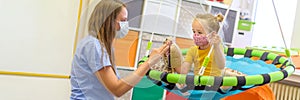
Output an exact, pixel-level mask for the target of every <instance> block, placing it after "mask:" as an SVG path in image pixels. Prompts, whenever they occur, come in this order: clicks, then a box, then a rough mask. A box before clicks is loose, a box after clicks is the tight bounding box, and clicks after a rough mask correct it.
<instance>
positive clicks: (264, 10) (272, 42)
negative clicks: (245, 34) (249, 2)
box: [251, 0, 297, 48]
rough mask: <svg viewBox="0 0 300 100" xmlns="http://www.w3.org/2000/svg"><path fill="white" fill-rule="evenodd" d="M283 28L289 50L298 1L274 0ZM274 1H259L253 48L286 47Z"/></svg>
mask: <svg viewBox="0 0 300 100" xmlns="http://www.w3.org/2000/svg"><path fill="white" fill-rule="evenodd" d="M274 2H275V6H276V9H277V13H278V17H279V20H280V24H281V28H282V30H283V34H284V37H285V41H286V44H287V46H288V48H289V46H290V44H291V36H292V32H293V25H294V20H295V12H296V4H297V0H289V1H288V2H286V1H282V0H274ZM283 43H284V42H283V39H282V37H281V33H280V30H279V26H278V23H277V19H276V15H275V12H274V8H273V4H272V0H258V5H257V10H256V17H255V24H254V31H253V38H252V44H251V45H252V46H270V47H271V46H277V47H284V44H283Z"/></svg>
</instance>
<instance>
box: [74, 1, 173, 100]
mask: <svg viewBox="0 0 300 100" xmlns="http://www.w3.org/2000/svg"><path fill="white" fill-rule="evenodd" d="M127 16H128V14H127V9H126V5H125V4H124V3H122V2H121V1H119V0H102V1H100V2H99V3H98V4H97V5H96V7H95V8H94V10H93V12H92V14H91V17H90V19H89V22H88V32H89V35H88V36H87V37H85V38H84V39H82V40H81V41H80V42H79V44H78V45H77V48H76V52H75V56H74V58H73V62H72V69H71V86H72V92H71V97H70V99H71V100H77V99H80V100H82V99H83V100H98V99H101V100H112V99H114V96H116V97H120V96H122V95H123V94H125V93H126V92H127V91H129V90H130V89H131V88H132V87H133V86H135V85H136V84H137V83H138V82H139V81H140V80H141V79H142V77H143V76H144V75H145V74H146V73H147V71H148V70H149V69H150V67H151V66H153V65H155V63H156V62H158V61H159V60H160V59H161V57H162V55H164V54H166V53H168V52H167V51H168V50H169V45H170V43H167V44H165V45H163V46H161V47H160V48H158V49H154V50H152V52H151V54H150V58H149V59H148V60H147V61H146V62H145V63H143V64H141V65H139V67H138V68H137V69H136V70H135V71H134V72H133V73H131V74H130V75H128V76H126V77H124V78H122V79H120V78H119V76H118V72H117V70H116V65H115V60H114V50H113V46H112V44H113V42H114V40H115V38H123V37H125V36H126V34H127V33H128V22H127Z"/></svg>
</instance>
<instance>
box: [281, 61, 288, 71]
mask: <svg viewBox="0 0 300 100" xmlns="http://www.w3.org/2000/svg"><path fill="white" fill-rule="evenodd" d="M287 62H289V60H285V61H284V63H282V64H281V66H280V69H281V70H282V69H283V67H284V66H286V63H287Z"/></svg>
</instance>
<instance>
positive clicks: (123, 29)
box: [116, 21, 129, 39]
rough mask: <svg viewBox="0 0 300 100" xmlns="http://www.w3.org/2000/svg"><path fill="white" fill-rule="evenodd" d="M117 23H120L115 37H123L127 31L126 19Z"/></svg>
mask: <svg viewBox="0 0 300 100" xmlns="http://www.w3.org/2000/svg"><path fill="white" fill-rule="evenodd" d="M119 25H120V30H119V31H117V34H116V38H117V39H120V38H123V37H125V36H126V35H127V34H128V31H129V26H128V21H124V22H119Z"/></svg>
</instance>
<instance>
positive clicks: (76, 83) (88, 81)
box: [70, 35, 119, 100]
mask: <svg viewBox="0 0 300 100" xmlns="http://www.w3.org/2000/svg"><path fill="white" fill-rule="evenodd" d="M102 49H103V50H104V52H103V53H102ZM111 65H112V64H111V63H110V60H109V56H108V54H107V52H106V50H105V48H104V47H101V45H100V43H99V40H98V39H97V38H95V37H93V36H90V35H89V36H87V37H85V38H84V39H82V40H81V41H80V42H79V44H78V46H77V48H76V52H75V55H74V58H73V62H72V68H71V69H72V70H71V88H72V92H71V97H70V99H71V100H100V99H101V100H113V99H114V96H113V95H112V94H111V93H110V92H109V91H107V90H106V89H105V87H104V85H103V84H102V83H101V82H100V81H99V80H98V79H97V77H96V75H95V74H94V73H95V72H97V71H98V70H100V69H102V68H104V66H111ZM115 70H116V68H115ZM116 72H117V70H116ZM117 77H118V78H119V75H118V73H117Z"/></svg>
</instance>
